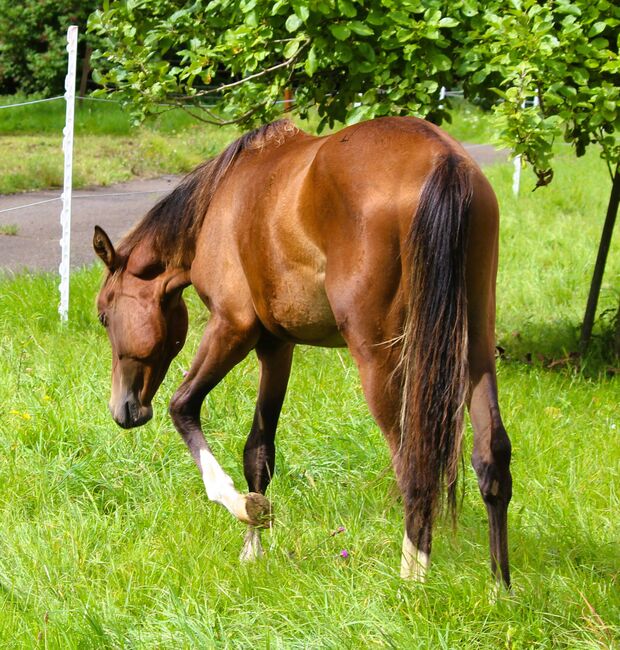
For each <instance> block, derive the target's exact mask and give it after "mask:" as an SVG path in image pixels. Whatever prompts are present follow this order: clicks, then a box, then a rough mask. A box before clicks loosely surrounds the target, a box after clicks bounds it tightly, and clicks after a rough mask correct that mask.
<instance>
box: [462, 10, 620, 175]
mask: <svg viewBox="0 0 620 650" xmlns="http://www.w3.org/2000/svg"><path fill="white" fill-rule="evenodd" d="M486 6H487V10H486V12H485V13H484V14H480V15H478V16H476V18H475V19H472V21H471V22H470V29H469V30H468V32H467V35H466V39H465V41H464V42H463V44H462V48H463V50H462V52H461V53H460V54H459V56H458V57H457V60H458V61H459V76H460V77H461V78H462V79H463V82H464V84H465V88H466V90H467V91H468V92H473V93H477V94H484V95H486V96H488V95H489V93H490V92H495V93H497V94H498V95H499V96H500V97H501V99H502V100H503V101H501V102H499V103H496V105H495V112H496V115H497V117H498V118H499V119H498V120H497V124H498V126H499V128H500V130H501V138H502V141H503V142H504V143H506V144H507V145H508V146H510V147H511V148H512V149H513V150H514V151H515V153H519V154H524V156H525V158H526V160H528V161H529V162H530V163H531V164H532V165H533V167H534V169H535V170H537V172H538V176H539V183H540V184H546V183H547V182H548V181H549V180H550V171H549V170H550V167H551V159H552V157H553V153H554V149H553V144H554V142H555V141H556V140H557V139H559V138H563V139H564V141H565V142H568V143H570V144H572V145H574V146H575V149H576V153H577V155H578V156H581V155H583V154H584V152H585V150H586V147H587V146H588V145H589V144H591V143H597V144H598V145H600V146H601V148H602V156H603V158H604V159H605V160H606V161H607V163H608V165H609V166H610V168H615V167H616V166H617V165H618V163H619V162H620V141H619V140H618V131H619V130H620V87H619V86H618V75H619V73H620V59H619V58H618V45H619V43H620V31H619V29H618V28H619V26H620V5H618V4H617V3H613V2H608V1H607V0H596V1H594V2H592V1H591V0H555V1H554V2H545V3H541V2H538V1H537V0H513V1H512V2H508V3H505V2H502V3H495V4H493V5H492V7H490V6H489V5H488V4H487V5H486ZM534 98H537V99H538V100H539V105H538V106H536V105H532V101H531V100H533V99H534ZM528 101H529V102H530V105H529V106H527V105H526V102H528Z"/></svg>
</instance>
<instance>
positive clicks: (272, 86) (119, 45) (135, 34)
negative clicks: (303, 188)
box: [90, 0, 460, 128]
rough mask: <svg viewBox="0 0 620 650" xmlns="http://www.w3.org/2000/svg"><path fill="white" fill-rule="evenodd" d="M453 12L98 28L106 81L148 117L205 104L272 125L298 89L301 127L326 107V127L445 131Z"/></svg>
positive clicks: (166, 13)
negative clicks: (179, 105) (289, 91)
mask: <svg viewBox="0 0 620 650" xmlns="http://www.w3.org/2000/svg"><path fill="white" fill-rule="evenodd" d="M444 4H445V3H443V2H441V1H440V0H436V1H433V2H428V1H427V2H407V3H401V2H400V1H399V2H396V1H395V0H381V1H379V0H375V1H373V2H360V1H355V0H338V1H337V2H336V0H319V1H317V2H301V1H293V2H288V1H283V0H278V1H277V2H266V1H264V0H263V1H261V0H244V1H243V2H240V3H237V2H228V1H226V0H212V1H210V2H207V1H206V0H197V1H196V2H194V3H192V4H189V3H186V4H185V5H184V6H182V8H180V9H179V8H178V3H177V2H174V1H173V0H140V1H138V2H131V3H129V2H127V3H116V4H114V5H112V6H110V8H109V9H108V10H107V11H98V12H96V13H95V14H94V15H93V16H92V17H91V20H90V29H91V30H92V31H94V32H96V33H97V34H100V35H101V36H102V37H103V38H104V39H105V40H106V44H107V46H106V48H105V49H104V50H103V51H102V52H100V53H99V55H98V59H97V60H98V64H97V65H98V66H99V67H100V73H99V76H98V79H99V81H100V82H101V83H103V84H105V85H106V86H109V87H110V88H113V89H116V91H117V92H118V93H119V94H120V95H121V96H123V97H125V98H126V99H130V100H131V101H132V102H134V103H135V104H137V106H138V109H139V111H141V113H142V114H144V113H145V112H148V111H150V110H154V108H155V107H154V106H153V103H154V102H166V101H171V100H175V101H179V102H185V101H187V100H189V101H190V102H194V103H197V100H200V101H201V102H204V101H208V102H215V103H216V106H215V108H216V111H215V112H217V113H218V114H219V115H221V116H222V117H223V119H225V120H226V119H237V120H239V119H245V120H246V121H251V120H266V119H272V118H273V117H275V116H276V115H279V113H280V112H281V107H279V106H278V105H277V104H276V102H277V101H278V100H280V99H281V98H282V95H283V91H284V89H285V88H287V87H291V86H292V87H294V88H295V91H296V94H295V102H296V106H297V110H298V111H299V113H300V114H301V115H302V116H306V115H307V113H308V110H309V108H310V107H311V106H314V105H315V106H317V108H318V112H319V115H320V117H321V118H322V122H321V124H320V126H319V128H321V127H323V126H326V125H328V124H329V125H333V123H334V121H347V122H356V121H358V120H361V119H364V118H370V117H373V116H377V115H387V114H390V115H395V114H418V115H426V116H431V117H434V118H435V119H437V120H440V119H441V117H442V116H445V111H444V110H442V109H441V108H439V106H438V101H437V97H438V92H439V88H440V86H441V85H446V86H451V85H453V84H454V83H455V81H456V80H455V77H454V72H453V68H452V64H451V58H450V57H451V52H452V51H453V49H454V48H455V46H456V43H457V38H458V35H459V34H460V32H459V30H458V29H457V28H458V27H459V22H458V21H457V20H456V19H455V18H453V17H451V16H449V15H447V14H446V11H445V10H444V9H443V5H444ZM213 84H215V87H212V86H213ZM208 115H209V117H210V118H213V119H217V118H216V117H215V115H214V114H213V113H208Z"/></svg>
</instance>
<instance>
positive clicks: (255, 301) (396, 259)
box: [197, 118, 479, 345]
mask: <svg viewBox="0 0 620 650" xmlns="http://www.w3.org/2000/svg"><path fill="white" fill-rule="evenodd" d="M447 154H455V155H458V156H459V157H460V158H462V159H463V161H464V164H466V165H468V166H470V167H471V169H472V170H473V171H472V173H473V174H474V175H475V174H479V170H478V171H476V170H477V167H476V165H475V163H473V161H471V159H470V158H469V156H468V155H467V153H466V152H465V151H464V150H463V149H462V148H461V147H460V145H458V144H457V143H456V142H455V141H454V140H452V139H451V138H450V137H449V136H447V135H446V134H444V133H443V132H442V131H441V130H440V129H438V128H437V127H435V126H433V125H431V124H428V123H427V122H424V121H422V120H418V119H415V118H384V119H380V120H373V121H370V122H365V123H361V124H358V125H354V126H351V127H348V128H346V129H344V130H342V131H340V132H338V133H334V134H331V135H329V136H326V137H322V138H314V137H311V136H308V135H306V134H303V133H299V134H297V135H295V136H292V137H289V138H287V139H286V140H285V141H284V142H281V143H278V144H277V146H265V147H263V148H262V149H257V150H254V151H250V152H248V153H247V154H244V156H243V157H242V158H241V160H240V161H239V162H238V164H237V165H236V167H235V168H234V170H233V173H231V174H230V176H229V178H228V179H227V181H226V182H225V183H224V184H223V186H222V189H221V191H220V192H218V194H217V195H216V200H215V201H214V202H213V205H212V207H211V209H210V211H209V215H208V219H206V220H205V227H204V228H203V231H204V232H203V233H201V238H200V240H199V245H198V248H197V257H198V258H199V264H200V265H203V267H202V268H203V271H204V270H206V271H207V272H202V273H200V275H201V278H202V280H203V282H204V283H206V284H208V285H209V286H208V287H205V293H208V294H213V293H214V292H215V293H217V294H218V299H220V298H223V294H222V292H224V293H226V292H228V291H230V289H231V287H234V290H233V293H234V298H231V300H233V301H234V302H235V304H236V307H235V308H234V309H236V310H237V311H239V310H241V309H242V305H243V309H245V310H247V311H248V312H249V310H250V308H251V309H253V311H254V312H255V313H256V314H257V315H258V318H259V320H260V321H261V323H262V324H263V325H264V326H265V327H266V328H267V329H268V330H270V331H271V332H272V333H274V334H276V335H277V336H280V337H282V338H289V339H291V340H293V341H297V342H306V343H313V344H318V345H342V344H343V339H342V338H341V335H340V332H341V330H343V328H344V327H346V321H347V319H350V318H351V317H352V314H353V313H354V312H355V313H359V314H367V315H368V316H369V317H370V318H375V319H377V327H378V328H380V329H382V330H385V331H383V332H382V335H385V337H389V336H390V335H396V333H397V330H398V329H399V327H400V326H401V325H402V317H403V305H402V296H401V293H402V287H401V285H402V281H403V274H402V267H401V264H402V257H403V245H404V243H403V242H404V241H405V239H406V236H407V233H408V232H409V229H410V225H411V221H412V219H413V217H414V215H415V212H416V209H417V205H418V200H419V197H420V194H421V191H422V188H423V186H424V183H425V181H426V179H427V178H428V176H429V174H430V173H431V171H432V169H433V168H434V166H435V164H436V163H437V160H438V159H440V158H441V157H442V156H445V155H447ZM222 269H225V270H226V276H227V281H226V282H224V283H222V281H221V280H216V279H215V277H214V276H217V275H218V273H219V274H220V275H221V271H222ZM209 297H210V298H211V299H210V300H209V303H211V304H212V303H213V302H214V300H213V299H212V296H211V295H210V296H209ZM386 314H387V315H389V317H386Z"/></svg>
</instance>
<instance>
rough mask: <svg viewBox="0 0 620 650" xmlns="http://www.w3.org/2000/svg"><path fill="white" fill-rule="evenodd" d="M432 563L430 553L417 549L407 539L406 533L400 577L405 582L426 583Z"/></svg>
mask: <svg viewBox="0 0 620 650" xmlns="http://www.w3.org/2000/svg"><path fill="white" fill-rule="evenodd" d="M430 561H431V558H430V557H429V555H428V553H425V552H424V551H420V550H419V549H418V548H416V547H415V546H414V544H413V542H412V541H411V540H410V539H409V537H407V533H405V536H404V538H403V551H402V555H401V558H400V577H401V578H404V579H405V580H414V581H415V582H424V580H425V576H426V570H427V569H428V565H429V564H430Z"/></svg>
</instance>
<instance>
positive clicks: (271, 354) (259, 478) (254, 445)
mask: <svg viewBox="0 0 620 650" xmlns="http://www.w3.org/2000/svg"><path fill="white" fill-rule="evenodd" d="M293 349H294V345H293V344H291V343H286V342H283V341H279V340H277V339H273V338H272V337H265V336H264V337H263V338H262V339H261V340H260V341H259V343H258V345H257V346H256V355H257V357H258V360H259V363H260V383H259V389H258V399H257V401H256V410H255V412H254V421H253V422H252V429H251V431H250V435H249V436H248V439H247V442H246V443H245V449H244V450H243V470H244V473H245V478H246V481H247V482H248V489H249V490H250V492H254V493H258V494H265V491H266V490H267V486H268V485H269V483H270V481H271V477H272V476H273V470H274V465H275V455H276V448H275V435H276V427H277V426H278V418H279V417H280V410H281V409H282V402H283V401H284V396H285V395H286V387H287V385H288V378H289V375H290V372H291V363H292V360H293ZM262 554H263V549H262V546H261V542H260V530H259V529H257V528H256V527H255V526H249V528H248V532H247V534H246V536H245V542H244V546H243V550H242V551H241V556H240V559H241V560H253V559H255V558H257V557H260V556H261V555H262Z"/></svg>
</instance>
